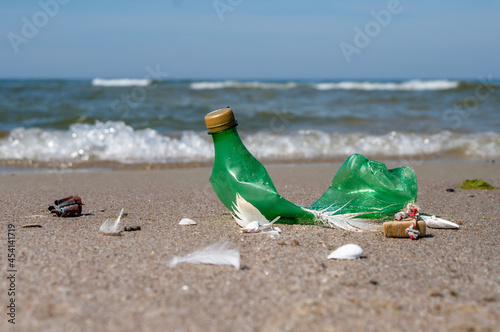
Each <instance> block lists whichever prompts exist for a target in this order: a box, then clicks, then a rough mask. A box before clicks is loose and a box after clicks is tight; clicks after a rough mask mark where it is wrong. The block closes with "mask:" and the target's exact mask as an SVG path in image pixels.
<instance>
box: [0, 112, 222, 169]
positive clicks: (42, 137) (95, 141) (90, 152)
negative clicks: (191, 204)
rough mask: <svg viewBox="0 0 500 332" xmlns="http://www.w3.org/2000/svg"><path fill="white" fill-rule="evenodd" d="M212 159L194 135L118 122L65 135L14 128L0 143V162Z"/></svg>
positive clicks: (205, 144) (210, 149) (74, 129)
mask: <svg viewBox="0 0 500 332" xmlns="http://www.w3.org/2000/svg"><path fill="white" fill-rule="evenodd" d="M212 155H213V147H212V145H211V143H210V142H209V140H208V139H203V138H202V137H201V136H200V135H197V134H195V133H194V132H191V131H184V132H182V133H181V134H180V136H179V137H169V136H164V135H161V134H159V133H158V132H156V131H155V130H153V129H142V130H134V129H133V128H132V127H130V126H128V125H126V124H125V123H124V122H121V121H119V122H114V121H107V122H100V121H97V122H96V123H95V124H93V125H91V124H73V125H71V126H70V128H69V130H66V131H61V130H52V131H48V130H42V129H40V128H29V129H25V128H16V129H14V130H13V131H11V133H10V135H9V136H8V137H7V138H6V139H4V140H0V159H7V160H9V159H14V160H22V159H28V160H36V161H41V162H49V161H60V162H64V161H66V162H67V161H80V162H85V161H95V160H106V161H117V162H121V163H146V162H152V163H168V162H179V161H185V162H188V161H198V160H207V159H210V158H211V157H212Z"/></svg>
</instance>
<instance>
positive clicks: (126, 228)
mask: <svg viewBox="0 0 500 332" xmlns="http://www.w3.org/2000/svg"><path fill="white" fill-rule="evenodd" d="M123 230H124V231H125V232H133V231H140V230H141V226H125V228H124V229H123Z"/></svg>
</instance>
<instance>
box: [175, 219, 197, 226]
mask: <svg viewBox="0 0 500 332" xmlns="http://www.w3.org/2000/svg"><path fill="white" fill-rule="evenodd" d="M196 224H197V222H196V221H194V220H192V219H189V218H183V219H182V220H181V221H180V222H179V225H196Z"/></svg>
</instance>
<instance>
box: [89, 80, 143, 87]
mask: <svg viewBox="0 0 500 332" xmlns="http://www.w3.org/2000/svg"><path fill="white" fill-rule="evenodd" d="M151 83H153V80H151V79H147V78H144V79H139V78H116V79H104V78H94V79H93V80H92V85H93V86H146V85H149V84H151Z"/></svg>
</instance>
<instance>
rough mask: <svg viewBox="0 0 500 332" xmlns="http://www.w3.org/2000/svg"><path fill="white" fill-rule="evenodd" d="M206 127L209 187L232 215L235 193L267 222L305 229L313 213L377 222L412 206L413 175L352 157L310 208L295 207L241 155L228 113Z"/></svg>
mask: <svg viewBox="0 0 500 332" xmlns="http://www.w3.org/2000/svg"><path fill="white" fill-rule="evenodd" d="M205 123H206V125H207V128H208V132H209V134H211V135H212V138H213V141H214V147H215V158H214V166H213V170H212V175H211V176H210V182H211V184H212V187H213V189H214V191H215V193H216V194H217V196H218V197H219V199H220V200H221V202H222V203H223V204H224V205H225V206H226V207H227V208H228V209H229V210H231V211H233V212H234V205H235V201H236V194H237V193H238V194H240V195H241V196H242V197H243V198H244V199H245V200H246V201H248V202H249V203H251V204H252V205H254V206H255V207H256V208H257V209H259V211H260V212H261V213H262V214H263V215H264V216H265V217H266V218H267V219H268V220H272V219H274V218H276V217H278V216H279V217H281V219H280V222H286V223H304V224H309V223H314V222H316V220H317V218H318V214H317V213H314V212H313V211H321V212H332V211H333V212H334V213H335V214H345V213H364V215H363V218H377V219H381V218H384V217H387V216H389V215H391V214H394V213H396V212H397V211H399V210H401V209H402V208H404V207H405V206H406V204H408V203H409V202H415V201H416V195H417V182H416V177H415V173H414V172H413V170H411V169H410V168H407V167H399V168H396V169H393V170H387V168H386V167H385V165H384V164H382V163H380V162H376V161H372V160H368V159H367V158H365V157H363V156H362V155H359V154H355V155H352V156H350V157H349V158H348V159H347V160H346V161H345V162H344V164H343V165H342V166H341V167H340V169H339V171H338V172H337V174H336V175H335V177H334V178H333V180H332V183H331V185H330V187H329V188H328V190H327V191H326V192H325V193H324V194H323V195H322V196H321V197H320V198H319V199H318V200H317V201H316V202H315V203H314V204H313V205H312V206H310V207H303V206H299V205H295V204H293V203H291V202H289V201H287V200H286V199H284V198H283V197H282V196H280V195H279V194H278V192H277V190H276V187H275V186H274V184H273V182H272V180H271V178H270V177H269V174H268V173H267V171H266V169H265V167H264V166H263V165H262V164H261V163H260V162H259V161H258V160H257V159H256V158H255V157H254V156H253V155H252V154H251V153H250V152H249V151H248V150H247V149H246V147H245V145H244V144H243V142H242V141H241V139H240V137H239V135H238V132H237V130H236V126H237V122H236V120H235V118H234V114H233V112H232V110H231V109H230V108H224V109H219V110H216V111H213V112H211V113H209V114H208V115H207V116H206V117H205ZM391 217H392V216H391Z"/></svg>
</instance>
